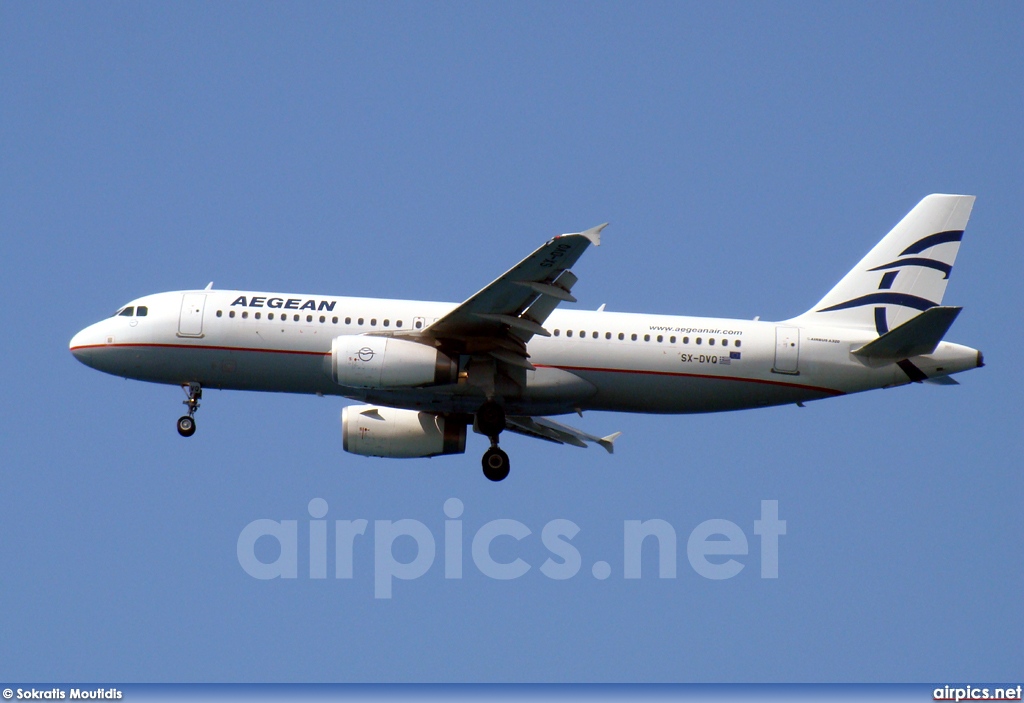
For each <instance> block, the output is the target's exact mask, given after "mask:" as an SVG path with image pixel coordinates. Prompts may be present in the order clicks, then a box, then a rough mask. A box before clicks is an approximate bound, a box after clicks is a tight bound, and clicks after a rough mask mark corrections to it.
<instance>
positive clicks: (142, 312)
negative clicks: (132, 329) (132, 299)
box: [135, 305, 149, 317]
mask: <svg viewBox="0 0 1024 703" xmlns="http://www.w3.org/2000/svg"><path fill="white" fill-rule="evenodd" d="M148 314H149V308H147V307H146V306H145V305H140V306H139V307H138V309H136V310H135V317H145V316H146V315H148Z"/></svg>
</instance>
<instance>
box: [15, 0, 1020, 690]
mask: <svg viewBox="0 0 1024 703" xmlns="http://www.w3.org/2000/svg"><path fill="white" fill-rule="evenodd" d="M1022 35H1024V11H1022V9H1021V6H1020V5H1019V4H1015V3H985V4H963V3H961V4H954V3H900V4H885V3H856V4H854V3H847V4H844V3H807V4H795V3H794V4H785V5H781V6H778V5H773V4H767V3H743V4H738V3H736V4H730V3H648V4H644V5H642V6H641V7H640V8H639V9H638V8H636V7H633V6H628V5H627V4H625V3H621V4H611V3H563V4H548V3H516V4H514V5H508V4H497V3H474V4H468V3H465V4H427V3H422V4H408V3H405V4H396V3H375V4H367V3H359V4H309V3H307V4H302V5H299V4H265V5H247V6H242V5H234V4H207V3H193V4H187V3H173V4H171V3H164V4H158V3H147V4H133V3H103V4H98V3H94V4H88V3H77V4H53V3H49V4H43V3H5V4H3V5H0V153H2V155H3V158H2V161H0V163H2V166H0V179H2V187H0V223H2V228H3V233H2V238H0V257H2V260H3V262H4V275H3V276H2V277H0V286H2V288H3V296H4V300H5V301H6V302H7V305H6V306H5V312H6V318H7V321H8V322H10V323H11V325H9V326H8V328H7V330H8V332H7V334H5V335H4V338H3V342H2V344H3V349H4V359H5V364H4V386H5V404H6V410H5V413H4V418H5V422H4V424H3V428H2V430H0V437H2V442H0V451H2V454H0V457H2V468H3V470H2V472H0V564H2V565H3V568H2V569H0V622H2V623H3V631H4V635H3V636H2V637H0V679H3V680H5V681H11V680H23V681H29V680H68V681H72V680H76V681H82V680H123V681H191V680H195V681H299V680H312V681H922V680H923V681H932V680H941V681H950V680H960V679H963V680H971V681H980V680H1000V679H1010V680H1017V681H1019V680H1020V678H1021V676H1022V674H1024V670H1022V668H1021V662H1022V661H1024V638H1022V636H1021V632H1022V629H1024V608H1022V601H1021V597H1020V594H1021V592H1022V586H1024V565H1022V562H1021V555H1022V554H1024V531H1022V527H1021V512H1022V507H1024V500H1022V489H1024V473H1022V470H1021V469H1022V466H1021V459H1020V456H1021V453H1020V445H1021V440H1022V439H1024V432H1022V425H1021V413H1020V410H1019V408H1020V398H1021V396H1022V391H1024V389H1022V387H1021V386H1022V382H1021V374H1020V372H1019V368H1018V363H1017V362H1014V361H1013V359H1014V358H1015V357H1014V354H1015V352H1014V351H1013V350H1014V349H1018V350H1019V349H1020V347H1021V342H1022V339H1021V333H1020V325H1019V315H1020V303H1021V300H1022V299H1024V298H1022V294H1024V290H1022V283H1021V276H1020V273H1019V268H1020V265H1021V262H1022V261H1024V256H1022V254H1024V251H1022V244H1021V236H1020V223H1021V222H1022V220H1024V207H1022V202H1024V198H1022V197H1021V195H1022V190H1021V183H1022V175H1024V174H1022V163H1024V159H1022V156H1024V153H1022V138H1021V116H1022V114H1024V103H1022V97H1021V96H1022V93H1021V86H1022V84H1024V70H1022V69H1024V52H1022V50H1021V46H1024V36H1022ZM931 192H951V193H970V194H975V195H977V196H978V201H977V203H976V205H975V209H974V214H973V216H972V219H971V222H970V225H969V226H968V229H967V234H966V235H965V238H964V242H963V246H962V248H961V251H960V255H959V258H958V260H957V266H956V270H955V271H954V274H953V276H952V279H951V281H950V285H949V288H948V289H947V293H946V298H945V302H946V303H947V304H954V305H963V306H964V308H965V310H964V312H963V314H962V315H961V316H960V318H959V319H958V320H957V322H956V324H955V326H954V327H953V329H952V331H951V333H950V335H949V339H951V340H952V341H957V342H961V343H965V344H969V345H971V346H974V347H978V348H980V349H982V350H984V352H985V354H986V361H987V364H988V365H987V366H986V367H985V368H984V369H982V370H977V371H974V372H971V373H969V374H964V375H963V376H962V377H961V380H962V385H961V386H959V387H957V388H939V387H934V386H920V385H914V386H913V387H904V388H899V389H894V390H886V391H876V392H873V393H869V394H864V395H860V396H854V397H848V398H841V399H837V400H831V401H825V402H820V403H812V404H809V405H808V407H806V408H804V409H798V408H796V407H783V408H775V409H767V410H760V411H750V412H743V413H730V414H720V415H712V416H693V417H645V416H629V415H616V414H597V413H594V414H588V415H587V416H586V417H585V418H583V419H580V418H573V421H574V423H575V424H577V425H579V426H581V427H583V428H585V429H587V430H588V431H591V432H594V433H596V434H607V433H610V432H612V431H616V430H621V431H622V432H623V437H622V438H621V439H620V440H619V443H618V444H617V451H616V454H615V455H614V456H607V455H605V453H604V452H601V451H600V450H597V449H590V450H588V451H582V450H577V449H575V448H571V447H553V446H551V445H548V444H546V443H539V442H535V441H532V440H528V439H525V438H519V437H509V438H505V439H503V446H504V447H505V448H506V450H508V451H509V453H510V454H511V455H512V460H513V473H512V476H511V477H510V478H509V479H508V480H507V481H505V482H504V483H503V484H500V485H493V484H490V483H489V482H487V481H485V480H484V479H483V478H482V476H481V475H480V468H479V460H478V455H479V453H480V452H482V451H483V449H484V448H485V446H486V442H485V440H483V439H482V438H480V437H472V438H471V440H470V447H469V451H468V453H467V454H466V455H464V456H454V457H442V458H436V459H432V460H421V461H388V460H377V459H366V458H362V457H356V456H352V455H348V454H345V453H343V452H342V449H341V438H340V432H339V425H338V415H339V412H340V410H341V407H342V406H343V404H344V403H343V402H342V401H340V400H339V399H321V398H307V397H298V396H295V397H292V396H285V395H270V394H266V395H263V394H260V395H246V394H241V393H231V392H209V393H207V395H206V398H205V399H204V403H203V408H202V410H201V411H200V413H199V416H198V420H199V426H200V430H199V432H198V433H197V434H196V436H195V437H193V438H192V439H191V440H189V441H184V440H182V439H181V438H180V437H178V436H177V434H176V433H175V431H174V428H173V423H174V420H175V418H177V416H178V415H179V414H180V409H181V406H180V404H179V402H180V400H181V392H180V390H179V389H177V388H174V387H161V386H154V385H149V384H143V383H138V382H128V381H123V380H120V379H116V378H113V377H110V376H106V375H103V374H99V373H96V372H94V371H92V370H90V369H88V368H86V367H84V366H82V365H81V364H79V363H78V362H76V361H75V359H74V358H73V357H72V356H71V355H70V354H69V353H68V351H67V343H68V340H69V339H70V337H71V336H72V335H73V334H74V333H75V332H76V331H77V330H79V329H80V328H82V327H85V326H86V325H88V324H90V323H92V322H94V321H96V320H98V319H100V318H102V317H104V316H106V315H108V314H109V313H111V312H112V311H113V310H114V309H116V308H117V307H118V306H120V305H122V304H123V303H125V302H126V301H128V300H130V299H132V298H134V297H137V296H139V295H143V294H146V293H150V292H156V291H162V290H178V289H183V288H193V287H202V286H204V285H205V284H206V283H207V282H208V281H210V280H212V281H214V282H215V285H216V286H217V287H219V288H251V289H261V290H282V291H294V292H310V293H323V294H337V295H365V296H381V297H399V298H426V299H433V300H450V301H459V300H462V299H464V298H466V297H468V296H469V295H470V294H472V293H473V292H475V291H476V290H477V289H479V288H480V287H482V286H483V285H485V284H486V283H487V282H489V281H490V280H491V279H492V278H494V277H496V276H497V275H498V274H500V273H501V272H502V271H504V270H505V269H507V268H508V267H509V266H511V265H512V264H513V263H515V262H516V261H518V260H519V259H520V258H521V257H522V256H524V255H525V254H527V253H529V252H530V251H532V250H533V249H534V248H535V247H536V246H537V245H539V244H540V243H541V242H543V241H544V240H545V239H546V238H548V237H550V236H551V235H553V234H558V233H561V232H568V231H578V230H580V229H583V228H586V227H590V226H593V225H595V224H598V223H600V222H604V221H611V223H612V224H611V226H609V228H608V229H607V230H605V236H604V243H603V245H602V246H601V247H600V248H599V249H594V250H591V251H589V252H588V253H587V255H586V256H585V257H584V259H583V260H582V261H581V262H580V263H579V264H578V265H577V266H576V267H575V272H576V273H577V274H578V275H579V276H580V282H579V284H578V285H577V287H576V289H574V293H575V294H576V295H577V297H578V298H579V300H580V302H579V306H580V307H581V308H584V309H586V308H596V307H597V306H598V305H600V304H602V303H606V304H607V305H608V308H609V309H610V310H618V311H646V312H659V313H679V314H698V315H713V316H731V317H738V318H752V317H754V316H755V315H760V316H761V317H762V318H764V319H782V318H786V317H789V316H792V315H795V314H797V313H799V312H802V311H803V310H805V309H806V308H807V307H808V306H810V305H811V304H812V303H813V302H814V301H816V300H818V299H819V298H820V296H821V295H822V294H823V293H824V292H825V291H826V290H827V289H828V288H829V287H831V285H832V284H833V283H834V282H835V281H837V280H838V279H839V277H841V276H842V275H843V274H844V273H845V272H846V271H847V270H848V269H849V268H850V267H851V266H852V265H853V264H854V263H856V261H857V260H858V259H859V258H860V257H861V256H862V255H863V254H864V253H865V252H866V251H867V250H868V249H869V248H870V247H871V246H872V245H873V244H874V243H875V242H876V241H877V240H878V239H879V238H880V237H881V236H882V235H884V234H885V232H887V231H888V230H889V228H890V227H891V226H892V225H893V224H895V223H896V222H897V221H898V220H899V219H900V218H901V217H902V216H903V215H904V214H905V213H906V212H907V211H908V210H909V209H910V208H911V207H913V205H914V204H916V203H917V201H918V200H919V199H920V198H921V197H923V196H924V195H926V194H928V193H931ZM314 498H322V499H324V500H325V501H326V502H327V504H328V505H329V510H328V513H327V515H326V519H327V520H328V521H332V523H333V521H334V520H345V519H367V520H369V522H370V525H371V528H370V530H369V532H372V527H373V523H374V521H375V520H399V519H410V520H418V521H420V522H422V523H423V524H425V525H426V526H427V527H428V528H429V529H430V530H431V531H432V533H433V535H434V536H435V538H436V539H437V540H438V545H439V554H440V553H441V551H442V548H441V540H442V539H443V533H444V520H445V516H444V512H443V506H444V503H445V501H446V500H448V499H449V498H458V499H459V500H460V501H462V503H463V505H464V512H463V514H462V517H461V519H462V521H463V529H464V532H465V534H466V535H467V540H468V539H469V538H470V537H471V536H472V534H473V533H475V532H476V530H477V529H479V528H480V527H481V526H482V525H483V524H484V523H487V522H489V521H491V520H495V519H503V518H505V519H513V520H517V521H519V522H522V523H523V524H525V525H527V526H528V527H529V528H530V530H531V531H532V534H531V535H530V536H529V537H527V538H525V539H523V540H522V541H521V542H519V543H516V542H514V541H513V540H511V539H508V538H506V540H505V541H503V542H496V543H495V554H496V556H498V557H500V558H502V559H506V560H511V559H513V558H515V557H516V556H519V557H521V558H523V559H524V560H525V561H527V562H528V563H530V564H531V566H532V568H531V570H530V571H529V572H528V573H527V574H526V575H525V576H523V577H521V578H519V579H514V580H510V581H496V580H493V579H489V578H487V577H485V576H483V575H482V574H481V573H480V572H479V571H478V570H476V569H475V568H474V567H473V564H472V562H471V561H470V560H469V559H468V554H469V544H468V542H467V545H466V548H465V549H466V554H467V561H466V565H465V573H464V577H463V578H462V579H460V580H446V579H445V578H444V569H443V564H442V563H441V561H440V557H439V558H438V560H436V561H435V563H434V564H433V566H432V568H431V569H430V570H429V571H428V572H427V573H426V574H425V575H424V576H422V577H421V578H419V579H416V580H411V581H397V582H396V583H395V588H394V594H393V596H394V597H393V598H391V599H390V600H385V599H376V598H374V577H373V574H374V566H375V564H374V554H373V549H372V538H370V540H368V541H366V542H362V543H357V548H356V553H355V557H354V570H355V574H354V578H353V579H351V580H336V579H333V578H329V579H326V580H311V579H309V578H308V577H303V570H304V569H307V568H308V559H306V558H305V557H304V556H303V554H302V549H304V548H305V544H306V543H305V542H303V541H302V539H303V538H302V535H303V534H304V533H303V530H304V529H306V527H305V526H306V524H307V522H308V520H309V513H308V512H307V504H308V503H309V502H310V501H311V500H312V499H314ZM762 500H778V501H779V514H780V517H781V518H782V519H784V520H786V521H787V534H786V535H785V536H784V537H782V538H781V540H780V555H779V578H778V579H776V580H768V579H761V578H759V567H758V563H759V561H758V558H757V538H756V536H755V534H754V531H753V530H754V526H753V522H754V520H755V519H757V518H758V517H759V516H760V503H761V501H762ZM261 518H268V519H273V520H298V521H299V527H300V530H299V534H300V560H299V578H297V579H294V580H273V581H260V580H256V579H253V578H251V577H250V576H248V575H247V574H246V573H245V571H244V570H243V569H242V568H241V566H240V564H239V562H238V559H237V557H236V543H237V540H238V536H239V534H240V533H241V531H242V530H243V528H244V527H245V526H246V525H247V524H249V523H250V522H251V521H253V520H257V519H261ZM652 518H659V519H662V520H665V521H666V522H668V523H670V524H671V525H672V526H673V528H674V529H675V531H676V532H677V534H678V537H679V549H678V552H679V569H678V574H677V576H676V578H674V579H658V578H657V577H656V568H655V565H656V554H655V553H654V550H653V548H652V549H650V550H648V549H647V548H646V547H645V552H644V559H645V562H644V566H645V571H644V575H643V577H642V578H641V579H639V580H626V579H624V578H623V571H622V569H623V546H622V533H623V529H624V527H623V526H624V522H625V521H626V520H648V519H652ZM555 519H563V520H571V521H572V522H574V523H575V524H576V525H577V526H578V527H579V528H580V532H579V534H578V535H577V537H576V538H575V539H574V540H573V544H574V545H575V546H576V547H577V549H578V550H579V552H580V554H581V555H582V565H583V566H582V569H581V570H580V572H579V573H578V574H577V575H576V576H575V577H573V578H571V579H567V580H564V581H556V580H552V579H549V578H547V577H545V576H544V575H543V574H542V573H541V572H540V568H539V567H540V565H541V563H543V561H544V559H545V558H546V557H547V556H548V553H547V551H546V550H545V549H544V547H543V545H542V544H541V540H540V534H541V530H542V528H543V527H544V525H545V524H547V523H548V522H550V521H552V520H555ZM709 519H724V520H729V521H731V522H734V523H736V524H737V525H738V526H739V527H740V528H741V529H742V530H743V531H744V533H745V535H746V537H747V539H748V540H749V542H750V554H749V555H747V556H745V557H738V559H741V560H742V563H744V565H745V566H744V569H743V571H741V572H740V573H739V574H738V575H737V576H735V577H734V578H732V579H727V580H720V581H713V580H708V579H705V578H703V577H702V576H700V575H699V574H698V573H696V572H695V571H694V570H693V569H692V568H690V567H689V565H688V562H687V557H686V540H687V536H688V535H689V534H690V532H691V531H692V530H693V529H694V528H695V527H696V526H697V525H698V524H700V523H701V522H703V521H705V520H709ZM369 532H368V534H369ZM264 546H266V545H265V543H264ZM261 549H262V548H261ZM413 552H414V550H413V549H412V547H411V545H410V543H409V541H408V539H407V541H406V542H405V543H396V545H395V554H396V555H397V556H398V558H401V559H405V560H408V559H409V558H411V556H412V554H413ZM264 555H265V552H264ZM599 560H601V561H607V562H608V563H609V564H610V565H611V569H612V575H611V577H610V578H608V579H607V580H598V579H596V578H594V577H593V576H592V575H591V566H592V565H593V564H594V563H595V562H596V561H599Z"/></svg>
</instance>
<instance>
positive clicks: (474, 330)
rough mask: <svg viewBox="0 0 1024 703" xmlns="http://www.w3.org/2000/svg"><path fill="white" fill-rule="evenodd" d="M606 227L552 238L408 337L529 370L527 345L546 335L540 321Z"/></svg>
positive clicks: (565, 294) (566, 292)
mask: <svg viewBox="0 0 1024 703" xmlns="http://www.w3.org/2000/svg"><path fill="white" fill-rule="evenodd" d="M606 225H607V223H605V224H603V225H599V226H597V227H594V228H592V229H588V230H587V231H585V232H579V233H576V234H563V235H560V236H557V237H554V238H553V239H551V240H550V241H548V242H547V243H546V244H544V245H543V246H541V247H540V248H539V249H537V250H536V251H535V252H533V253H532V254H530V255H529V256H528V257H526V258H525V259H523V260H522V261H520V262H519V263H518V264H516V265H515V266H513V267H512V268H511V269H509V270H508V271H506V272H505V273H504V274H502V275H501V276H500V277H499V278H497V279H496V280H495V281H494V282H492V283H491V284H489V285H488V286H486V287H485V288H483V289H482V290H481V291H480V292H478V293H477V294H476V295H474V296H473V297H471V298H469V300H467V301H466V302H464V303H462V304H461V305H459V306H458V307H457V308H455V309H454V310H452V311H451V312H450V313H448V314H447V315H445V316H444V317H442V318H441V319H440V320H438V321H437V322H435V323H434V324H432V325H430V326H429V327H427V328H426V329H424V330H422V331H420V332H417V333H414V334H412V335H410V336H414V337H418V338H420V339H421V340H423V341H430V342H432V343H434V344H435V345H436V346H438V347H440V348H443V349H447V350H449V351H451V352H456V353H461V354H477V355H487V356H490V357H491V358H492V359H493V360H495V361H496V362H498V363H499V364H505V365H510V366H513V367H517V368H519V369H532V368H533V365H532V364H530V362H529V359H528V357H529V355H528V354H527V353H526V343H527V342H529V341H530V339H531V338H532V337H533V335H535V334H539V335H542V336H545V337H547V336H550V333H549V332H548V331H547V330H546V329H544V321H545V320H546V319H547V317H548V315H550V314H551V312H552V311H553V310H554V309H555V308H556V307H557V306H558V304H559V303H560V302H562V301H569V302H573V303H574V302H576V299H575V298H574V297H573V296H572V293H571V292H570V291H571V290H572V286H573V285H574V284H575V283H576V280H577V279H576V276H575V275H573V273H572V271H570V270H569V267H571V266H572V265H573V264H575V263H576V261H577V260H579V258H580V256H581V255H582V254H583V252H584V251H586V249H587V247H588V246H590V245H591V244H593V245H595V246H599V245H600V244H601V230H602V229H604V228H605V226H606Z"/></svg>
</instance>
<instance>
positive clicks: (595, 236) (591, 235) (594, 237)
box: [562, 222, 608, 247]
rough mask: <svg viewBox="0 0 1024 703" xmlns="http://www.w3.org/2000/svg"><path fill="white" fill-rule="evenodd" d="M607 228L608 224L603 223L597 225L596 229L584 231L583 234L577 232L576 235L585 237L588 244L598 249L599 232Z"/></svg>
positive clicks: (599, 243)
mask: <svg viewBox="0 0 1024 703" xmlns="http://www.w3.org/2000/svg"><path fill="white" fill-rule="evenodd" d="M607 226H608V223H607V222H605V223H604V224H603V225H598V226H597V227H591V228H590V229H588V230H586V231H585V232H579V233H578V234H579V235H580V236H581V237H586V238H587V239H589V240H590V243H591V244H593V245H594V246H595V247H599V246H601V230H603V229H604V228H605V227H607ZM562 236H565V235H562Z"/></svg>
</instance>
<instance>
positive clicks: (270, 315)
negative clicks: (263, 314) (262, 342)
mask: <svg viewBox="0 0 1024 703" xmlns="http://www.w3.org/2000/svg"><path fill="white" fill-rule="evenodd" d="M267 319H268V320H273V319H274V313H272V312H268V313H267Z"/></svg>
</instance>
